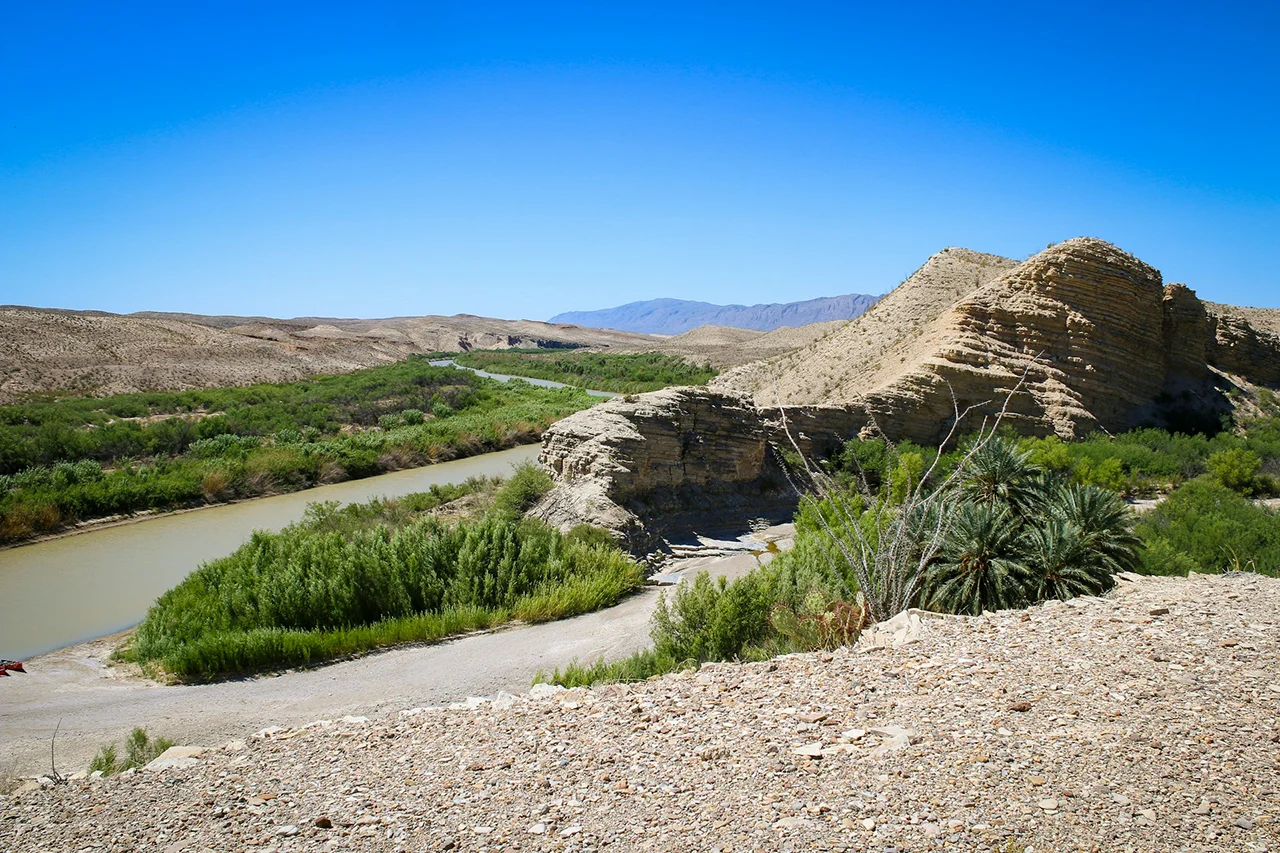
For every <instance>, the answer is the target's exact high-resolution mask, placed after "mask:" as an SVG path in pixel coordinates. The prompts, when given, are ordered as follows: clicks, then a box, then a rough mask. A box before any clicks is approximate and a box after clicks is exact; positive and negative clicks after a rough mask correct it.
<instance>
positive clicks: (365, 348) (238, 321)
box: [0, 306, 654, 402]
mask: <svg viewBox="0 0 1280 853" xmlns="http://www.w3.org/2000/svg"><path fill="white" fill-rule="evenodd" d="M653 340H654V339H653V338H651V337H649V336H647V335H639V334H634V333H630V332H614V331H609V330H602V329H585V328H581V327H578V326H568V325H557V324H551V323H538V322H533V321H529V320H495V319H490V318H485V317H473V316H470V315H457V316H454V317H397V318H391V319H383V320H337V319H324V318H301V319H296V320H274V319H271V318H264V317H201V316H199V315H192V314H173V315H168V314H157V313H149V314H141V315H120V314H106V313H102V312H73V311H53V310H44V309H39V308H22V307H12V306H10V307H4V308H0V402H7V401H11V400H13V399H15V398H18V397H20V396H22V395H24V394H29V393H33V392H48V391H71V392H76V393H93V394H114V393H125V392H131V391H159V390H176V389H184V388H199V387H212V386H225V385H246V384H251V383H254V382H282V381H291V380H296V379H301V378H303V377H306V376H311V375H315V374H320V373H341V372H346V371H350V370H356V369H358V368H361V367H372V366H375V365H379V364H387V363H390V362H394V361H400V360H402V359H404V358H406V357H407V356H409V355H411V354H413V353H421V352H437V351H459V350H469V349H505V348H509V347H548V348H562V347H574V346H592V347H615V346H617V345H619V344H630V345H633V346H635V345H641V344H645V343H648V342H651V341H653Z"/></svg>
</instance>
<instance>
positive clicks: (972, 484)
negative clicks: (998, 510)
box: [961, 435, 1040, 510]
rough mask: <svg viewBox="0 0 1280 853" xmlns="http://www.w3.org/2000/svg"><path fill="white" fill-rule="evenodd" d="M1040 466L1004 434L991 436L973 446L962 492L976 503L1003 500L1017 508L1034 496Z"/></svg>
mask: <svg viewBox="0 0 1280 853" xmlns="http://www.w3.org/2000/svg"><path fill="white" fill-rule="evenodd" d="M1039 475H1040V468H1039V466H1037V465H1034V464H1032V462H1031V454H1030V453H1029V452H1027V451H1024V450H1021V449H1019V448H1018V445H1017V443H1016V442H1014V441H1012V440H1010V439H1008V438H1005V437H1004V436H999V435H995V436H991V437H990V438H989V439H988V440H987V441H984V442H982V443H981V444H980V445H978V446H976V447H975V448H974V451H973V453H972V454H970V456H969V458H968V460H967V465H966V468H965V473H964V479H963V480H962V481H961V482H962V486H961V491H962V492H963V493H964V495H965V497H967V498H969V499H970V500H972V501H975V502H977V503H995V502H997V501H1002V502H1004V503H1006V504H1008V505H1010V506H1011V507H1015V508H1017V509H1019V510H1023V509H1025V508H1026V507H1027V506H1029V505H1030V504H1031V503H1032V502H1033V501H1034V500H1035V497H1036V495H1037V489H1036V485H1037V478H1038V477H1039Z"/></svg>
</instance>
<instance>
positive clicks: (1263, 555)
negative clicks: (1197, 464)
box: [1137, 476, 1280, 577]
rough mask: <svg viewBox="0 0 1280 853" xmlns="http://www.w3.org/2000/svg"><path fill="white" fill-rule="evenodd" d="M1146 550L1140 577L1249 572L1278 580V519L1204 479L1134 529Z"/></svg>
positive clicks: (1179, 492)
mask: <svg viewBox="0 0 1280 853" xmlns="http://www.w3.org/2000/svg"><path fill="white" fill-rule="evenodd" d="M1137 533H1138V535H1139V536H1140V537H1141V538H1142V541H1143V543H1144V545H1145V546H1146V548H1145V550H1144V551H1143V555H1142V569H1141V570H1142V571H1143V572H1145V573H1147V574H1157V575H1185V574H1187V573H1188V572H1223V571H1255V572H1259V573H1261V574H1265V575H1270V576H1272V577H1280V514H1277V513H1276V512H1275V511H1274V510H1268V509H1264V508H1263V507H1260V506H1258V505H1257V504H1255V503H1254V502H1253V501H1251V500H1249V499H1248V498H1247V497H1245V496H1244V495H1243V494H1241V493H1240V492H1239V491H1233V490H1232V489H1230V488H1228V487H1227V486H1226V485H1224V484H1223V483H1222V482H1221V481H1220V480H1218V479H1216V478H1214V477H1212V476H1205V477H1201V478H1198V479H1196V480H1192V481H1191V482H1189V483H1186V484H1184V485H1182V486H1179V487H1178V488H1177V489H1176V490H1174V491H1173V493H1172V494H1170V495H1169V497H1168V499H1167V500H1165V501H1163V502H1161V503H1160V504H1159V505H1158V506H1157V507H1156V508H1155V509H1153V510H1151V511H1150V512H1149V513H1147V514H1146V515H1145V516H1143V518H1142V521H1141V522H1140V523H1139V524H1138V528H1137Z"/></svg>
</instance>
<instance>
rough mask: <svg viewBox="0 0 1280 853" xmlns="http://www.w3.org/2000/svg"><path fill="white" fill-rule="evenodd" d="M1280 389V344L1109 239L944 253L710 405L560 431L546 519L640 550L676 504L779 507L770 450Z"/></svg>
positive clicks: (667, 397) (1108, 424) (1143, 416)
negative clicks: (611, 534)
mask: <svg viewBox="0 0 1280 853" xmlns="http://www.w3.org/2000/svg"><path fill="white" fill-rule="evenodd" d="M1278 382H1280V338H1278V337H1277V336H1276V335H1274V334H1272V333H1269V332H1266V331H1261V330H1259V329H1257V328H1255V327H1253V326H1252V325H1250V323H1249V322H1248V321H1247V320H1246V319H1245V318H1243V317H1242V316H1239V315H1234V314H1231V313H1229V312H1222V311H1215V312H1210V311H1209V310H1207V309H1206V306H1205V305H1204V304H1203V303H1202V302H1200V300H1199V299H1197V298H1196V296H1195V293H1194V292H1192V291H1191V290H1190V289H1188V288H1187V287H1185V286H1183V285H1169V286H1167V287H1166V286H1165V285H1164V282H1163V280H1162V278H1161V275H1160V272H1159V271H1158V270H1156V269H1154V268H1152V267H1151V266H1149V265H1147V264H1145V263H1143V262H1142V261H1140V260H1138V259H1137V258H1135V257H1133V256H1132V255H1129V254H1127V253H1125V252H1123V251H1121V250H1120V249H1117V248H1116V247H1115V246H1112V245H1111V244H1109V243H1105V242H1103V241H1101V240H1094V239H1088V238H1079V239H1075V240H1069V241H1067V242H1065V243H1062V244H1059V245H1057V246H1053V247H1051V248H1049V249H1047V250H1045V251H1044V252H1041V253H1039V254H1038V255H1035V256H1034V257H1032V258H1030V259H1029V260H1027V261H1025V262H1024V263H1021V264H1017V263H1015V262H1013V261H1009V260H1007V259H1002V258H996V257H994V256H991V255H980V254H978V253H976V252H968V251H966V250H956V249H950V250H947V251H944V252H942V253H939V254H938V255H935V256H934V257H933V258H931V259H930V260H929V262H928V263H927V264H925V266H924V267H922V268H921V270H919V271H918V272H917V273H916V274H915V275H913V276H912V277H911V278H910V279H909V280H908V281H907V282H905V283H904V284H903V285H902V286H901V287H900V288H898V289H897V290H895V291H894V292H893V293H891V294H889V295H888V296H886V297H885V298H884V299H883V300H881V302H880V303H878V304H877V305H876V306H875V307H874V308H873V309H872V310H871V311H869V312H868V313H867V314H865V315H863V316H862V317H860V318H859V319H857V320H855V321H853V322H852V323H850V324H848V325H847V326H845V327H844V328H843V329H840V330H838V331H835V332H833V333H831V334H828V335H827V336H826V337H824V338H822V339H821V340H818V341H816V342H814V343H813V344H811V345H809V346H807V347H804V348H802V349H800V350H797V351H796V352H794V353H792V354H791V355H788V356H784V357H782V358H778V359H774V360H771V361H765V362H759V363H756V364H753V365H747V366H745V367H742V368H738V369H735V370H732V371H730V372H728V373H727V374H724V375H723V376H722V377H720V378H719V379H717V380H716V381H714V382H713V383H712V388H711V390H710V391H707V390H702V389H668V390H666V391H663V392H658V393H657V394H651V395H640V396H639V397H634V398H627V399H625V400H621V401H615V402H613V403H610V404H608V405H606V406H604V407H598V408H597V409H593V410H591V411H588V412H582V413H579V414H577V415H574V416H572V417H570V418H567V419H566V420H564V421H562V422H561V423H559V424H557V425H555V426H554V427H552V429H551V430H549V431H548V432H547V434H546V438H545V440H544V441H545V444H544V452H543V459H544V461H545V462H546V463H547V464H548V465H549V466H550V467H551V468H552V470H553V471H554V472H555V476H556V478H557V485H556V488H555V490H554V491H553V492H552V494H551V495H550V496H549V497H548V498H547V500H546V501H545V502H544V503H543V505H542V506H541V507H540V508H539V513H540V514H541V515H542V516H543V517H544V518H546V519H548V520H549V521H552V522H555V523H558V524H562V525H563V524H569V523H577V522H581V521H589V522H593V523H603V524H605V525H606V526H608V527H611V528H612V529H615V530H626V531H627V532H628V534H629V535H631V536H632V537H633V538H634V536H635V535H636V531H639V530H642V529H644V528H643V525H644V524H648V525H649V526H650V528H652V526H653V522H654V521H655V520H658V519H661V518H664V517H670V516H671V515H672V514H673V512H674V509H673V508H677V507H678V508H681V509H682V510H684V511H690V510H696V509H697V508H699V507H704V508H706V507H709V506H710V505H712V504H716V505H721V504H723V503H724V501H725V499H726V497H727V496H732V497H733V498H734V499H735V500H736V501H737V502H738V503H739V504H741V505H742V508H743V511H744V512H750V506H751V505H753V503H754V504H755V505H766V504H768V503H769V501H780V500H784V499H785V497H786V495H787V489H786V484H785V482H784V481H785V477H784V476H783V475H782V472H781V471H780V469H778V468H777V467H776V464H775V460H774V458H773V456H772V451H771V450H770V449H769V448H770V446H771V445H775V446H779V445H780V446H782V447H784V448H785V447H790V444H791V442H792V441H793V440H794V441H796V442H798V443H799V445H800V450H801V452H804V453H813V452H815V451H816V452H819V453H820V452H822V450H823V449H824V448H825V447H829V446H832V445H834V444H836V443H838V442H840V441H842V440H844V439H846V438H848V437H851V436H853V435H858V434H862V435H867V434H883V435H887V436H888V437H890V438H893V439H911V440H913V441H916V442H920V443H935V442H938V441H941V440H944V439H945V438H946V437H947V436H948V435H949V434H951V433H952V431H953V430H954V429H955V428H956V418H957V414H962V415H964V416H965V418H966V419H965V420H963V421H962V422H961V423H960V425H959V431H960V432H968V431H972V430H974V429H976V428H978V426H979V425H981V424H982V423H983V422H984V421H985V422H986V423H988V424H990V423H991V422H992V421H993V419H995V418H1003V419H1004V422H1005V423H1007V424H1010V425H1012V426H1014V427H1015V428H1016V429H1018V430H1019V431H1021V432H1023V433H1027V434H1037V435H1048V434H1057V435H1059V436H1061V437H1063V438H1074V437H1080V436H1082V435H1085V434H1087V433H1089V432H1092V431H1094V430H1096V429H1106V430H1112V431H1116V430H1123V429H1126V428H1129V427H1132V426H1135V425H1138V424H1141V423H1156V424H1162V423H1164V424H1173V423H1178V422H1181V423H1185V422H1186V419H1188V418H1196V417H1199V418H1209V419H1216V417H1217V416H1218V415H1219V414H1221V412H1222V411H1224V410H1227V409H1228V408H1229V407H1230V405H1231V404H1230V402H1229V398H1228V395H1227V393H1226V392H1227V391H1228V390H1230V389H1231V388H1232V387H1233V385H1236V384H1241V383H1242V384H1245V385H1249V384H1276V383H1278ZM966 413H967V414H966ZM1179 419H1181V421H1179ZM784 424H787V425H789V426H790V427H791V429H790V430H785V429H783V426H784ZM642 538H643V537H642Z"/></svg>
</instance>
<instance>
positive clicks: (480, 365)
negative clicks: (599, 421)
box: [450, 350, 716, 394]
mask: <svg viewBox="0 0 1280 853" xmlns="http://www.w3.org/2000/svg"><path fill="white" fill-rule="evenodd" d="M450 358H452V359H453V360H454V361H456V362H457V363H458V364H461V365H463V366H464V367H472V368H475V369H476V370H484V371H487V372H489V373H498V374H502V375H505V376H528V377H530V378H533V379H549V380H551V381H552V382H563V383H565V384H566V385H573V386H574V387H577V388H590V389H591V390H593V391H613V392H616V393H618V394H636V393H640V392H643V391H656V390H658V389H659V388H667V387H669V386H672V385H705V384H706V383H707V382H709V381H711V379H712V378H713V377H714V376H715V375H716V372H715V371H714V370H712V369H711V367H710V366H709V365H695V364H690V363H688V362H687V361H685V360H684V359H682V358H680V357H679V356H674V355H663V354H662V353H656V352H645V353H630V354H628V353H592V352H551V353H549V352H546V351H544V350H472V351H471V352H466V353H459V354H457V355H452V356H450Z"/></svg>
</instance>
